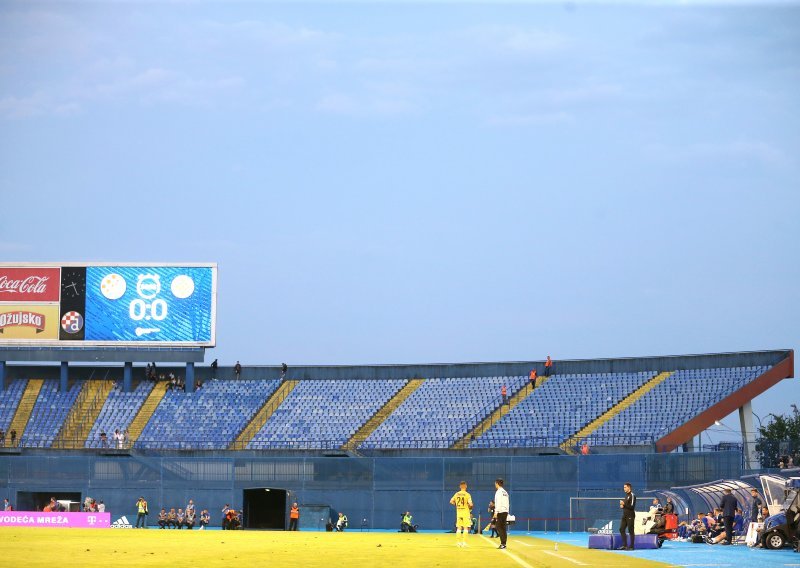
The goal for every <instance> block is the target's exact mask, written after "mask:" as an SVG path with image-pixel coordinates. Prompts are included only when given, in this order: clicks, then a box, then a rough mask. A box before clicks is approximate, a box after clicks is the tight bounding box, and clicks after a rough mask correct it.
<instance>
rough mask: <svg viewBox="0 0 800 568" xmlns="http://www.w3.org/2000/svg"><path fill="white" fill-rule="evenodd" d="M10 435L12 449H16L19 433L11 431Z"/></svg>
mask: <svg viewBox="0 0 800 568" xmlns="http://www.w3.org/2000/svg"><path fill="white" fill-rule="evenodd" d="M9 434H10V435H11V447H12V448H14V447H16V445H17V431H16V430H11V432H9Z"/></svg>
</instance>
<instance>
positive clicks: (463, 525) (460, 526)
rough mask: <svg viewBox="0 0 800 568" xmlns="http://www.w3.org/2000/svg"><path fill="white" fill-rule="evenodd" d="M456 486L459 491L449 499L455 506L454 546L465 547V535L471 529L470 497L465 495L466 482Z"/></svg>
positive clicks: (467, 494)
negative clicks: (459, 488)
mask: <svg viewBox="0 0 800 568" xmlns="http://www.w3.org/2000/svg"><path fill="white" fill-rule="evenodd" d="M458 485H459V487H461V490H460V491H458V493H456V494H455V495H453V498H452V499H450V504H451V505H455V506H456V546H467V533H469V530H470V527H472V495H470V494H469V493H467V482H466V481H462V482H461V483H459V484H458ZM459 531H460V534H459Z"/></svg>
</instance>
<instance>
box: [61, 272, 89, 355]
mask: <svg viewBox="0 0 800 568" xmlns="http://www.w3.org/2000/svg"><path fill="white" fill-rule="evenodd" d="M85 314H86V267H85V266H65V267H63V268H62V269H61V316H60V325H61V329H60V330H59V339H61V340H62V341H81V340H83V339H84V338H85V336H86V326H85V323H86V320H85V319H84V318H85Z"/></svg>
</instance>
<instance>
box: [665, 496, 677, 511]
mask: <svg viewBox="0 0 800 568" xmlns="http://www.w3.org/2000/svg"><path fill="white" fill-rule="evenodd" d="M664 514H665V515H674V514H675V504H674V503H673V502H672V497H667V503H666V504H665V505H664Z"/></svg>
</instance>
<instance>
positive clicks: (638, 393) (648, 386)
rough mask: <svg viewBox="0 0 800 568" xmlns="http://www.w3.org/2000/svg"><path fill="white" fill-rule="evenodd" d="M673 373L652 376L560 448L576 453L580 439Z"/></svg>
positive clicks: (569, 452) (587, 435) (667, 372)
mask: <svg viewBox="0 0 800 568" xmlns="http://www.w3.org/2000/svg"><path fill="white" fill-rule="evenodd" d="M674 372H675V371H665V372H663V373H659V374H657V375H656V376H654V377H653V378H652V379H650V380H649V381H647V382H646V383H645V384H643V385H642V386H640V387H639V388H638V389H636V390H635V391H633V392H632V393H630V394H629V395H628V396H626V397H625V398H623V399H622V400H620V401H619V402H618V403H617V404H615V405H614V406H612V407H611V408H609V409H608V410H607V411H606V412H605V413H604V414H601V415H600V416H598V417H597V418H595V419H594V420H592V421H591V422H589V423H588V424H587V425H586V426H584V427H583V428H581V429H580V430H578V431H577V432H576V433H575V434H573V435H572V436H571V437H570V438H569V439H568V440H567V441H566V442H564V443H563V444H561V446H560V447H561V449H562V450H564V451H565V452H567V453H568V454H575V453H577V452H576V450H575V447H576V446H577V444H578V443H579V442H580V441H581V440H582V439H585V438H588V437H589V436H591V435H592V433H593V432H596V431H597V429H598V428H600V427H601V426H602V425H603V424H605V423H606V422H608V421H609V420H611V419H612V418H614V417H615V416H616V415H617V414H619V413H620V412H622V411H623V410H625V409H626V408H628V407H629V406H631V405H632V404H633V403H635V402H636V401H637V400H639V399H640V398H642V397H643V396H644V395H646V394H647V393H648V392H650V391H651V390H653V389H654V388H656V387H657V386H658V385H660V384H661V383H663V382H664V381H666V380H667V379H668V378H669V377H670V375H672V374H673V373H674Z"/></svg>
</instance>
